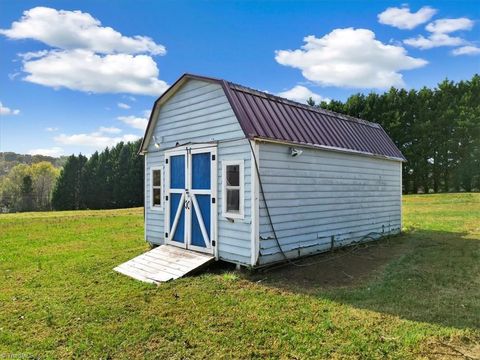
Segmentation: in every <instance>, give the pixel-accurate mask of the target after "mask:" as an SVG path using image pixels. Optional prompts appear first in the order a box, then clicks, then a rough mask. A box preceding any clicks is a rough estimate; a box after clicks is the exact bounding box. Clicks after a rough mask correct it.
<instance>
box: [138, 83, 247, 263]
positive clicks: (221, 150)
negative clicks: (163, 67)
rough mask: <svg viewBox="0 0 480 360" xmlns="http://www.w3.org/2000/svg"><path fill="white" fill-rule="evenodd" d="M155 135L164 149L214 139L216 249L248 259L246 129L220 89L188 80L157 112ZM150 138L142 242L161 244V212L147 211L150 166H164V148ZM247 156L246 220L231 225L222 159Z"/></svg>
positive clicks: (234, 257) (226, 257)
mask: <svg viewBox="0 0 480 360" xmlns="http://www.w3.org/2000/svg"><path fill="white" fill-rule="evenodd" d="M153 134H154V135H155V136H156V138H157V140H158V141H159V142H160V143H161V147H162V149H168V148H171V147H174V146H175V144H176V143H179V144H183V143H187V142H210V141H219V143H218V166H217V170H218V207H217V208H218V239H217V244H218V247H219V248H218V250H219V257H220V259H223V260H228V261H233V262H239V263H242V264H249V262H250V242H251V240H250V239H251V237H250V236H251V235H250V223H251V218H250V150H249V146H248V143H247V140H246V139H243V140H239V139H240V138H243V137H244V133H243V131H242V129H241V128H240V125H239V123H238V121H237V119H236V117H235V114H234V113H233V110H232V108H231V107H230V104H229V102H228V99H227V98H226V96H225V94H224V91H223V89H222V87H221V86H220V85H218V84H213V83H209V82H204V81H199V80H189V81H188V82H187V83H186V84H185V85H183V86H182V87H181V88H180V89H179V90H178V91H177V93H175V94H174V95H173V96H172V97H171V98H170V99H169V100H167V101H166V103H165V104H163V105H162V107H161V109H160V112H159V119H158V121H157V123H156V126H155V129H154V131H153ZM153 143H154V142H153V141H151V143H150V145H149V148H148V152H147V154H146V155H145V156H146V169H145V176H146V186H147V191H146V194H145V196H146V204H147V207H146V229H145V231H146V240H147V241H148V242H150V243H153V244H162V243H163V239H164V233H165V230H164V213H163V212H158V211H155V210H151V209H150V207H149V206H148V205H149V204H150V201H151V200H150V191H148V189H149V186H150V179H149V174H150V168H151V167H153V166H164V153H163V150H160V151H158V150H157V149H156V148H155V147H154V144H153ZM227 159H228V160H237V159H244V160H245V219H242V220H235V222H234V223H230V222H228V221H227V220H226V219H224V218H222V216H221V211H222V199H221V196H222V194H221V192H222V187H221V185H222V179H221V175H222V174H221V171H222V167H221V161H222V160H227Z"/></svg>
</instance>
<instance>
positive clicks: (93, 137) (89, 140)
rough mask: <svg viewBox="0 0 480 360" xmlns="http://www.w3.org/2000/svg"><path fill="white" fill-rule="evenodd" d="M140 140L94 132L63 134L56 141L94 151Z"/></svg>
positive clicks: (129, 136) (133, 136)
mask: <svg viewBox="0 0 480 360" xmlns="http://www.w3.org/2000/svg"><path fill="white" fill-rule="evenodd" d="M138 139H139V136H138V135H133V134H126V135H123V136H107V135H104V134H102V133H100V132H93V133H89V134H73V135H66V134H61V135H59V136H56V137H55V138H54V140H55V141H56V142H57V143H59V144H64V145H77V146H86V147H90V148H94V149H103V148H106V147H111V146H114V145H115V144H117V143H119V142H120V141H124V142H128V141H136V140H138Z"/></svg>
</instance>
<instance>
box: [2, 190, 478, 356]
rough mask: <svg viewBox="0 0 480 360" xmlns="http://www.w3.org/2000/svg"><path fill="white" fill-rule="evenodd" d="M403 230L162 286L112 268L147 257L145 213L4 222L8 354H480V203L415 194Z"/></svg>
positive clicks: (474, 198) (407, 202) (472, 198)
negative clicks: (308, 265)
mask: <svg viewBox="0 0 480 360" xmlns="http://www.w3.org/2000/svg"><path fill="white" fill-rule="evenodd" d="M404 228H405V231H406V232H405V234H403V235H401V236H398V237H394V238H390V239H388V240H384V241H381V242H378V243H375V244H371V245H369V246H368V247H365V248H359V249H358V251H356V252H350V253H348V254H346V252H345V251H343V250H342V251H337V252H336V253H333V254H327V255H321V256H318V257H315V258H311V259H310V260H317V261H320V260H321V262H319V263H318V264H317V265H315V266H314V267H312V270H311V271H308V270H305V269H304V268H303V269H302V270H301V271H300V270H295V269H291V267H289V268H281V269H276V270H272V271H269V272H261V273H256V274H248V273H242V274H238V273H235V272H231V271H227V270H222V269H219V268H215V269H213V270H211V271H209V272H206V273H204V274H202V275H199V276H195V277H189V278H184V279H179V280H178V281H174V282H171V283H167V284H162V285H161V286H158V287H156V286H152V285H148V284H143V283H140V282H137V281H134V280H132V279H129V278H127V277H125V276H122V275H119V274H117V273H115V272H113V271H112V268H113V267H114V266H115V265H117V264H119V263H121V262H123V261H126V260H127V259H129V258H131V257H133V256H135V255H137V254H139V253H141V252H142V251H144V250H146V249H147V246H146V245H145V243H144V242H143V216H142V209H125V210H112V211H76V212H58V213H54V212H53V213H25V214H10V215H0V246H1V249H0V359H1V358H11V357H13V356H17V357H23V358H25V357H27V356H31V357H40V358H72V357H88V358H168V359H183V358H227V359H228V358H284V359H297V358H298V359H305V358H342V359H343V358H354V359H357V358H366V359H369V358H392V359H399V358H425V359H430V358H452V359H462V358H467V359H468V358H480V194H451V195H421V196H406V197H405V198H404ZM340 255H348V256H343V257H340ZM329 257H330V258H331V259H330V258H329ZM354 261H357V262H356V263H358V264H359V265H358V267H356V266H352V265H351V264H355V262H354ZM342 274H343V275H342ZM342 277H343V278H344V280H345V281H340V280H341V279H342ZM326 278H329V279H331V281H327V282H325V281H324V280H325V279H326ZM462 354H463V355H462Z"/></svg>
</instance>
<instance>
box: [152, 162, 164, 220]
mask: <svg viewBox="0 0 480 360" xmlns="http://www.w3.org/2000/svg"><path fill="white" fill-rule="evenodd" d="M157 170H160V205H153V172H154V171H157ZM164 183H165V182H164V180H163V167H161V166H152V167H151V168H150V182H149V184H150V199H149V201H150V210H154V211H163V203H164V200H165V199H164V196H163V192H164V191H163V187H164V186H163V184H164Z"/></svg>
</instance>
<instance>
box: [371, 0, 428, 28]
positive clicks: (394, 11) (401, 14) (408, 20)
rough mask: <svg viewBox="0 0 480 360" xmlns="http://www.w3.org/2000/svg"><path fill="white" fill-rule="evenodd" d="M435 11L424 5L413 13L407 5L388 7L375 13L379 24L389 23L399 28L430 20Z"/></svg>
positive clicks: (414, 25)
mask: <svg viewBox="0 0 480 360" xmlns="http://www.w3.org/2000/svg"><path fill="white" fill-rule="evenodd" d="M436 12H437V10H436V9H433V8H431V7H429V6H424V7H422V8H421V9H420V10H418V11H417V12H415V13H412V12H410V8H409V7H407V6H404V7H401V8H397V7H390V8H388V9H386V10H385V11H384V12H382V13H380V14H378V15H377V17H378V21H379V22H380V23H381V24H385V25H391V26H394V27H396V28H399V29H413V28H414V27H416V26H418V25H420V24H423V23H425V22H427V21H428V20H430V19H431V18H432V16H433V15H435V14H436Z"/></svg>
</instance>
